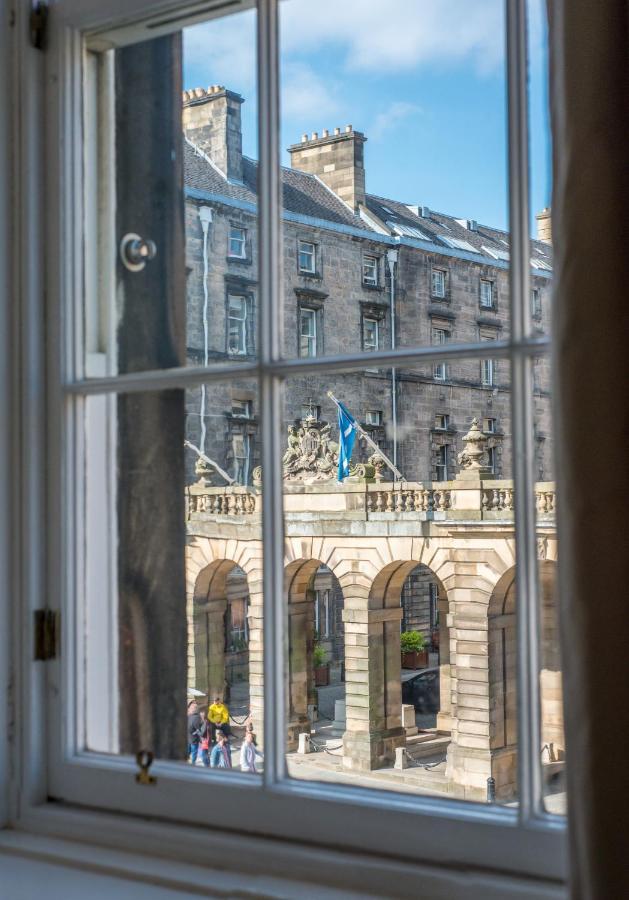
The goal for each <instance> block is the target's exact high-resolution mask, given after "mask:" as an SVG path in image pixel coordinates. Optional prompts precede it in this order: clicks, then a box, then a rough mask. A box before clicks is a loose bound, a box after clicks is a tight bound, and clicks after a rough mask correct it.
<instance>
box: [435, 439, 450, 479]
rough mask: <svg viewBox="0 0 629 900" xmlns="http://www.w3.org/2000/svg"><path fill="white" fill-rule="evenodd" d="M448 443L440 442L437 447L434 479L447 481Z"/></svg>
mask: <svg viewBox="0 0 629 900" xmlns="http://www.w3.org/2000/svg"><path fill="white" fill-rule="evenodd" d="M449 452H450V444H440V445H439V446H438V447H437V462H436V463H435V481H447V480H448V475H449V474H450V465H449V463H448V454H449Z"/></svg>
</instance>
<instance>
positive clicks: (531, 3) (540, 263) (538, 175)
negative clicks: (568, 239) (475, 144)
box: [527, 0, 553, 334]
mask: <svg viewBox="0 0 629 900" xmlns="http://www.w3.org/2000/svg"><path fill="white" fill-rule="evenodd" d="M527 14H528V22H529V33H528V51H529V69H528V72H529V83H528V97H529V153H530V206H531V235H532V238H533V240H532V241H531V295H530V302H531V325H532V332H533V334H548V333H549V332H550V325H551V308H550V304H551V287H552V266H553V247H552V227H551V221H552V216H551V208H550V201H551V194H552V161H551V153H552V148H551V134H550V107H549V99H548V28H547V18H546V17H547V11H546V4H545V3H544V2H543V0H528V2H527Z"/></svg>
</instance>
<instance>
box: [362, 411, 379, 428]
mask: <svg viewBox="0 0 629 900" xmlns="http://www.w3.org/2000/svg"><path fill="white" fill-rule="evenodd" d="M365 425H377V426H381V425H382V410H381V409H368V410H367V411H366V413H365Z"/></svg>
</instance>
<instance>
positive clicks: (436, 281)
mask: <svg viewBox="0 0 629 900" xmlns="http://www.w3.org/2000/svg"><path fill="white" fill-rule="evenodd" d="M431 294H432V296H433V297H445V295H446V273H445V272H444V271H442V270H441V269H433V270H432V272H431Z"/></svg>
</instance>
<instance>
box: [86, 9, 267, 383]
mask: <svg viewBox="0 0 629 900" xmlns="http://www.w3.org/2000/svg"><path fill="white" fill-rule="evenodd" d="M255 21H256V12H255V10H254V9H250V10H248V11H246V12H238V13H235V14H232V15H229V16H225V17H223V18H214V19H212V20H211V21H208V22H204V23H202V24H199V25H194V26H191V27H189V28H187V29H185V30H184V31H183V32H179V33H175V34H173V35H170V36H166V37H160V38H158V39H155V40H151V41H147V42H144V43H142V44H137V45H132V46H127V47H123V48H122V49H118V50H112V51H106V52H105V53H102V52H101V53H90V54H89V61H88V68H87V74H88V95H87V96H88V110H87V121H88V125H89V127H88V129H87V140H86V154H87V158H88V166H89V171H90V176H91V177H89V178H88V179H87V180H86V191H85V192H86V204H87V210H88V218H87V222H88V231H89V232H90V237H91V240H89V241H88V242H87V249H86V254H87V259H86V262H87V271H88V276H89V277H88V290H87V291H86V308H85V333H86V371H87V374H88V376H90V375H103V374H117V373H124V372H132V371H141V370H146V369H154V368H165V367H171V366H184V365H212V364H213V363H219V362H225V361H230V360H232V361H236V362H242V361H247V360H249V361H251V360H253V359H254V358H255V356H256V353H257V349H256V341H257V335H256V331H257V315H258V313H257V310H258V283H257V280H258V275H257V272H258V241H257V163H256V161H255V160H256V158H257V128H256V107H257V94H256V83H255ZM236 48H237V53H236ZM208 85H209V87H208ZM139 98H141V100H142V102H139ZM236 306H237V307H238V310H237V315H236V318H235V317H234V307H236ZM236 319H237V322H236Z"/></svg>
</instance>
